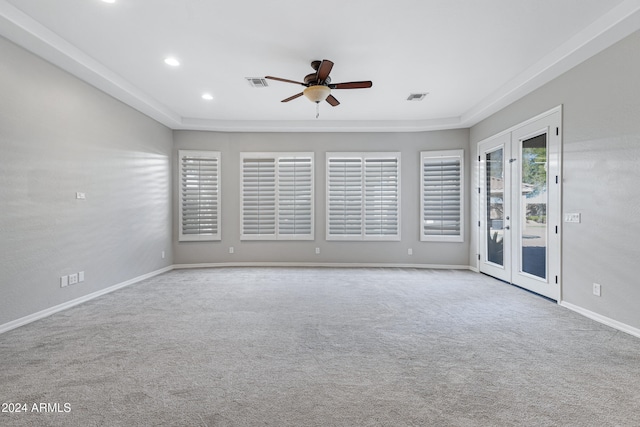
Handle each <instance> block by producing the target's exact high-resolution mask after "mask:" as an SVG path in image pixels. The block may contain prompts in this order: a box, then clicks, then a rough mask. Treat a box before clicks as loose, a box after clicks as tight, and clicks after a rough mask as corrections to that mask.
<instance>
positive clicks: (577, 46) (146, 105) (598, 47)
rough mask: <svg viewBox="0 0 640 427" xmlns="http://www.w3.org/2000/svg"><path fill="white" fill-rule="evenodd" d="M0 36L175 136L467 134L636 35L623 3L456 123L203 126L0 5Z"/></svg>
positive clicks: (633, 13) (630, 5)
mask: <svg viewBox="0 0 640 427" xmlns="http://www.w3.org/2000/svg"><path fill="white" fill-rule="evenodd" d="M0 24H1V25H0V35H2V36H4V37H6V38H7V39H9V40H11V41H12V42H14V43H16V44H17V45H19V46H21V47H23V48H25V49H27V50H29V51H31V52H33V53H35V54H36V55H38V56H40V57H41V58H43V59H45V60H47V61H49V62H51V63H53V64H54V65H56V66H58V67H60V68H61V69H63V70H65V71H67V72H69V73H71V74H73V75H74V76H76V77H78V78H80V79H81V80H83V81H85V82H87V83H89V84H91V85H92V86H95V87H96V88H98V89H100V90H102V91H103V92H105V93H107V94H109V95H111V96H113V97H114V98H116V99H118V100H120V101H122V102H124V103H125V104H127V105H129V106H131V107H132V108H134V109H136V110H138V111H140V112H142V113H143V114H145V115H147V116H149V117H151V118H152V119H154V120H156V121H158V122H160V123H162V124H164V125H165V126H167V127H169V128H170V129H174V130H208V131H219V132H422V131H432V130H443V129H456V128H468V127H471V126H473V125H475V124H476V123H478V122H480V121H481V120H484V119H485V118H487V117H489V116H490V115H492V114H494V113H496V112H497V111H499V110H501V109H502V108H505V107H506V106H508V105H509V104H511V103H513V102H515V101H517V100H518V99H520V98H522V97H523V96H525V95H527V94H529V93H531V92H532V91H534V90H536V89H537V88H539V87H541V86H543V85H544V84H546V83H547V82H549V81H551V80H553V79H554V78H556V77H558V76H560V75H561V74H563V73H564V72H566V71H568V70H569V69H571V68H573V67H575V66H576V65H578V64H580V63H581V62H583V61H585V60H586V59H588V58H590V57H592V56H593V55H595V54H597V53H599V52H601V51H602V50H604V49H606V48H608V47H609V46H611V45H613V44H614V43H616V42H618V41H619V40H622V39H623V38H625V37H627V36H628V35H630V34H631V33H633V32H635V31H637V30H639V29H640V0H625V1H623V2H622V3H621V4H619V5H618V6H616V7H615V8H613V9H612V10H610V11H609V12H608V13H607V14H605V15H603V16H602V17H600V18H599V19H598V20H596V21H595V22H594V23H593V24H591V25H590V26H588V27H586V28H585V29H584V30H582V31H581V32H579V33H578V34H576V35H575V36H574V37H572V38H571V39H569V40H568V41H567V42H565V43H564V44H562V45H561V46H559V47H558V48H557V49H555V50H554V51H553V52H551V53H550V54H548V55H547V56H545V57H544V58H543V59H541V60H540V61H538V62H537V63H536V64H534V65H533V66H532V67H530V68H529V69H527V70H526V71H524V72H523V73H521V74H520V75H518V76H517V77H515V78H514V79H512V80H511V81H509V82H508V83H507V84H505V85H504V86H502V87H501V88H500V89H498V90H497V91H496V92H494V93H493V94H491V95H490V96H488V97H487V98H485V99H483V100H482V101H481V102H480V103H478V104H477V105H475V106H474V107H472V108H470V109H469V110H468V111H466V112H464V113H463V114H462V115H461V116H459V117H446V118H438V119H428V120H412V121H408V120H387V121H379V120H370V121H369V120H362V121H351V120H342V121H340V120H334V121H322V120H315V121H313V120H300V121H280V120H270V121H251V120H246V121H245V120H236V121H227V120H208V119H197V118H189V117H181V116H180V115H179V114H177V113H176V112H175V111H173V110H171V109H170V108H168V107H166V106H165V105H163V104H161V103H160V102H158V101H157V100H155V99H154V98H152V97H150V96H149V95H147V94H146V93H144V92H142V91H140V90H139V89H138V88H137V87H135V86H134V85H133V84H131V83H130V82H128V81H127V80H125V79H124V78H122V77H121V76H119V75H118V74H116V73H114V72H113V71H112V70H110V69H109V68H107V67H106V66H104V65H103V64H101V63H100V62H98V61H96V60H95V59H93V58H91V57H90V56H89V55H87V54H86V53H84V52H83V51H81V50H80V49H78V48H77V47H75V46H74V45H72V44H71V43H69V42H67V41H66V40H65V39H63V38H61V37H60V36H58V35H57V34H55V33H53V32H52V31H51V30H49V29H48V28H46V27H45V26H43V25H42V24H40V23H39V22H37V21H35V20H34V19H33V18H31V17H30V16H28V15H26V14H25V13H24V12H22V11H20V10H19V9H17V8H15V7H14V6H13V5H11V4H9V3H8V2H7V1H6V0H0Z"/></svg>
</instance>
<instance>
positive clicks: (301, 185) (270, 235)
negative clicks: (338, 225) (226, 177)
mask: <svg viewBox="0 0 640 427" xmlns="http://www.w3.org/2000/svg"><path fill="white" fill-rule="evenodd" d="M240 162H241V175H242V176H241V178H242V182H241V189H242V195H241V204H242V206H241V212H242V224H241V236H240V238H241V239H242V240H313V238H314V232H313V153H240Z"/></svg>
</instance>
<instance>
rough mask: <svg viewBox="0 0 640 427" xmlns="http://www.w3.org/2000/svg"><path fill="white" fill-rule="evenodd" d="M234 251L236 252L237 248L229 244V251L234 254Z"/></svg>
mask: <svg viewBox="0 0 640 427" xmlns="http://www.w3.org/2000/svg"><path fill="white" fill-rule="evenodd" d="M234 252H235V250H234V249H233V246H229V253H230V254H232V253H234Z"/></svg>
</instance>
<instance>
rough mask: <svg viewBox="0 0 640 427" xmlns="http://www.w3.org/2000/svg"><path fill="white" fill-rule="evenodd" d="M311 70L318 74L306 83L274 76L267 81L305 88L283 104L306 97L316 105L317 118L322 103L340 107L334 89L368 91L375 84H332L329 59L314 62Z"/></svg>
mask: <svg viewBox="0 0 640 427" xmlns="http://www.w3.org/2000/svg"><path fill="white" fill-rule="evenodd" d="M311 68H313V69H314V70H315V71H316V72H315V73H311V74H308V75H306V76H305V78H304V83H303V82H297V81H295V80H289V79H283V78H280V77H273V76H266V77H265V79H270V80H277V81H280V82H285V83H293V84H298V85H302V86H305V87H306V89H304V90H303V91H302V92H300V93H297V94H295V95H293V96H290V97H289V98H285V99H283V100H282V101H281V102H289V101H291V100H294V99H296V98H299V97H301V96H302V95H304V96H305V97H306V98H307V99H309V100H310V101H312V102H315V103H316V118H318V117H319V116H320V114H319V105H320V102H321V101H327V102H328V103H329V104H330V105H331V106H332V107H336V106H338V105H340V102H339V101H338V100H337V99H336V98H335V97H334V96H333V95H331V90H332V89H366V88H370V87H371V86H373V83H372V82H371V81H360V82H348V83H331V78H330V77H329V73H330V72H331V69H332V68H333V62H331V61H329V60H328V59H323V60H322V61H312V62H311Z"/></svg>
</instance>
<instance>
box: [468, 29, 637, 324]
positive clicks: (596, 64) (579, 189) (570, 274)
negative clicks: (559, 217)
mask: <svg viewBox="0 0 640 427" xmlns="http://www.w3.org/2000/svg"><path fill="white" fill-rule="evenodd" d="M639 47H640V32H637V33H634V34H632V35H631V36H629V37H627V38H626V39H624V40H622V41H621V42H619V43H617V44H616V45H614V46H612V47H610V48H609V49H607V50H605V51H603V52H602V53H600V54H599V55H597V56H595V57H593V58H591V59H589V60H587V61H586V62H584V63H582V64H581V65H579V66H577V67H575V68H574V69H572V70H570V71H568V72H567V73H565V74H564V75H562V76H560V77H558V78H557V79H555V80H553V81H552V82H550V83H548V84H547V85H545V86H543V87H542V88H540V89H539V90H537V91H535V92H533V93H532V94H530V95H529V96H526V97H525V98H523V99H521V100H519V101H518V102H515V103H514V104H512V105H511V106H509V107H507V108H505V109H504V110H502V111H500V112H498V113H497V114H495V115H493V116H491V117H489V118H488V119H486V120H484V121H482V122H481V123H478V124H477V125H476V126H474V127H473V128H472V129H471V147H470V148H471V150H472V152H473V156H474V158H476V156H477V154H476V151H477V143H478V142H479V141H481V140H483V139H485V138H487V137H489V136H492V135H493V134H496V133H498V132H500V131H502V130H504V129H507V128H509V127H511V126H513V125H516V124H518V123H520V122H522V121H524V120H526V119H528V118H530V117H533V116H535V115H537V114H539V113H542V112H544V111H546V110H549V109H551V108H553V107H555V106H557V105H559V104H562V105H563V144H564V147H563V183H562V191H563V212H579V213H581V214H582V223H580V224H563V242H562V267H563V271H562V299H563V300H564V301H566V302H568V303H571V304H574V305H577V306H579V307H582V308H584V309H587V310H590V311H592V312H594V313H597V314H600V315H603V316H606V317H609V318H611V319H614V320H617V321H620V322H622V323H625V324H627V325H630V326H632V327H635V328H640V309H639V303H640V277H639V275H638V262H639V260H640V244H639V242H638V238H639V237H640V78H639V76H640V48H639ZM476 173H477V172H476ZM474 220H477V218H472V221H474ZM476 237H477V236H475V235H474V236H473V244H472V247H471V251H472V255H474V254H475V253H476V249H477V248H476V246H475V245H476V243H475V242H477V240H476ZM472 259H473V257H472ZM474 262H475V260H474ZM594 282H597V283H600V284H601V285H602V296H601V297H596V296H593V295H592V285H593V283H594Z"/></svg>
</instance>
